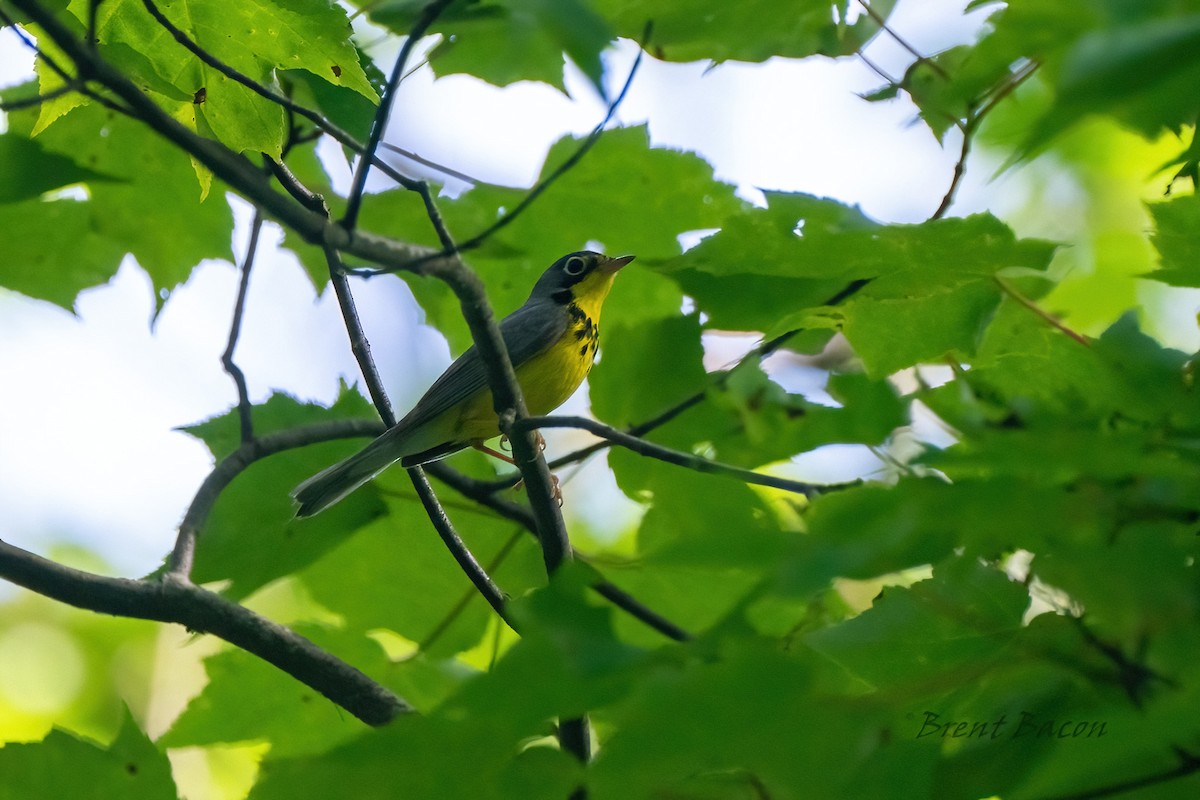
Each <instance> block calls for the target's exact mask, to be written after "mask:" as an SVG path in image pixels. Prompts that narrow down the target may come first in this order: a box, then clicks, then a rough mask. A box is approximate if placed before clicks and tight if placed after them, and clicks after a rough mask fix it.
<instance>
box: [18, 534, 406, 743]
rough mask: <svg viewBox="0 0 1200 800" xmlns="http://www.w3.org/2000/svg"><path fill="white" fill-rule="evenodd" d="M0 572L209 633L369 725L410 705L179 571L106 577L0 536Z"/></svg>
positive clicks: (92, 603) (79, 601) (80, 601)
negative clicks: (151, 575)
mask: <svg viewBox="0 0 1200 800" xmlns="http://www.w3.org/2000/svg"><path fill="white" fill-rule="evenodd" d="M0 577H3V578H5V579H6V580H9V581H11V582H13V583H15V584H17V585H18V586H24V587H25V588H26V589H30V590H32V591H35V592H37V593H38V594H41V595H45V596H46V597H50V598H52V599H54V600H58V601H60V602H63V603H67V604H69V605H72V606H75V607H77V608H83V609H87V610H89V611H96V612H99V613H102V614H113V615H116V616H122V617H134V618H136V619H148V620H155V621H158V622H173V623H177V624H179V625H183V626H184V627H186V628H187V629H188V630H190V631H196V632H198V633H211V634H213V635H214V636H218V637H220V638H221V639H224V640H225V641H227V642H229V643H231V644H234V645H237V646H238V647H240V648H242V649H243V650H246V651H247V652H249V653H253V654H254V655H256V656H258V657H259V658H261V659H263V660H264V661H267V662H268V663H270V664H273V665H275V666H276V667H278V668H279V669H281V670H283V671H284V672H286V673H287V674H289V675H291V676H292V677H293V678H295V679H296V680H298V681H300V682H302V683H304V684H305V685H307V686H309V687H311V688H313V689H314V690H316V691H318V692H320V693H321V694H322V695H324V696H325V697H327V698H328V699H329V700H330V701H332V702H333V703H336V704H337V705H339V706H341V707H342V708H344V709H346V710H347V711H349V712H350V713H351V714H353V715H354V716H355V717H357V718H358V719H360V720H362V721H363V722H365V723H367V724H368V725H384V724H386V723H388V722H390V721H391V720H392V719H394V718H395V717H396V716H397V715H399V714H404V713H408V712H411V711H412V708H411V707H410V706H409V705H408V704H407V703H406V702H404V701H403V700H401V699H400V698H398V697H396V696H395V695H394V694H392V693H391V692H390V691H388V690H387V689H385V688H384V687H383V686H380V685H379V684H377V683H376V682H375V681H373V680H371V679H370V678H369V677H367V676H366V675H365V674H363V673H362V672H360V671H359V670H357V669H355V668H354V667H352V666H350V665H349V664H346V663H345V662H343V661H341V660H339V659H337V658H335V657H334V656H332V655H330V654H329V653H327V652H325V651H324V650H322V649H321V648H320V647H317V646H316V645H315V644H313V643H312V642H311V641H309V640H308V639H305V638H304V637H303V636H300V635H299V634H296V633H294V632H293V631H290V630H288V629H287V628H285V627H283V626H282V625H278V624H276V623H274V622H272V621H270V620H268V619H266V618H264V617H261V616H259V615H258V614H255V613H254V612H253V611H250V610H249V609H247V608H244V607H242V606H240V605H238V604H236V603H232V602H230V601H228V600H226V599H225V598H223V597H221V596H220V595H218V594H214V593H213V592H209V591H207V590H205V589H202V588H200V587H198V586H194V585H193V584H191V583H190V582H188V581H187V580H186V579H185V578H180V577H175V576H172V575H166V576H164V577H163V579H162V580H161V581H149V580H137V581H135V580H128V579H125V578H108V577H104V576H101V575H94V574H92V573H89V572H83V571H81V570H77V569H72V568H71V567H65V566H63V565H61V564H56V563H55V562H53V561H49V560H47V559H44V558H42V557H41V556H37V555H34V554H33V553H30V552H28V551H26V550H22V549H21V548H19V547H14V546H12V545H10V544H7V543H5V542H3V541H0Z"/></svg>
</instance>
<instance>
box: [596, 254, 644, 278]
mask: <svg viewBox="0 0 1200 800" xmlns="http://www.w3.org/2000/svg"><path fill="white" fill-rule="evenodd" d="M634 258H635V256H617V257H616V258H606V259H605V260H604V261H601V262H600V271H601V272H607V273H609V274H612V273H614V272H616V271H617V270H619V269H620V268H621V267H623V266H625V265H626V264H628V263H629V262H630V261H633V259H634Z"/></svg>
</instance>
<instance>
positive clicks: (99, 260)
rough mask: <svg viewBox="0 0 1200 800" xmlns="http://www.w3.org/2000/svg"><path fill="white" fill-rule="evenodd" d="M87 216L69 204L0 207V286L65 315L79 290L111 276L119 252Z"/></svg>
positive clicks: (86, 209)
mask: <svg viewBox="0 0 1200 800" xmlns="http://www.w3.org/2000/svg"><path fill="white" fill-rule="evenodd" d="M91 212H92V204H91V203H85V202H76V201H73V200H55V201H52V202H38V201H26V202H23V203H12V204H7V205H0V251H3V253H4V258H3V259H0V285H2V286H4V287H6V288H8V289H12V290H14V291H18V292H21V293H22V294H24V295H27V296H28V297H34V298H37V299H39V300H49V301H50V302H52V303H55V304H57V305H60V306H62V307H63V308H65V309H67V310H68V311H69V310H71V309H72V308H73V306H74V303H75V296H76V295H78V294H79V293H80V292H81V291H83V290H84V289H87V288H89V287H91V286H98V285H100V284H103V283H105V282H107V281H108V280H109V279H110V278H112V276H113V275H115V274H116V273H117V268H118V267H119V266H120V264H121V256H122V255H123V252H122V250H121V249H120V247H118V245H117V244H116V243H115V242H113V241H111V240H109V239H107V238H105V237H103V236H99V235H97V233H96V232H95V230H94V229H93V226H92V213H91Z"/></svg>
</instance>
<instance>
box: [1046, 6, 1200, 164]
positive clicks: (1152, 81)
mask: <svg viewBox="0 0 1200 800" xmlns="http://www.w3.org/2000/svg"><path fill="white" fill-rule="evenodd" d="M1198 53H1200V14H1193V15H1191V16H1172V17H1169V18H1160V19H1147V20H1139V21H1138V22H1137V23H1135V24H1127V25H1122V26H1120V27H1114V28H1111V29H1107V30H1100V31H1095V32H1091V33H1088V34H1087V35H1085V36H1083V37H1082V38H1081V39H1080V40H1079V42H1078V43H1077V44H1075V45H1074V46H1073V47H1072V48H1071V49H1070V51H1068V53H1067V54H1066V56H1065V58H1064V60H1063V64H1062V68H1061V71H1060V73H1059V74H1058V76H1057V80H1056V82H1055V92H1056V95H1057V101H1056V102H1055V103H1054V105H1053V106H1052V108H1051V110H1050V112H1049V113H1048V114H1047V115H1046V116H1045V117H1043V118H1042V120H1041V121H1040V123H1039V124H1038V125H1037V126H1036V127H1035V128H1034V130H1033V131H1032V133H1031V134H1030V136H1029V138H1028V141H1027V145H1026V147H1027V150H1032V149H1035V148H1038V147H1040V146H1042V145H1044V144H1045V143H1047V142H1048V141H1049V140H1050V139H1051V138H1053V137H1054V136H1056V135H1057V134H1058V133H1060V132H1062V131H1063V130H1065V129H1066V128H1067V127H1069V126H1071V125H1073V124H1074V123H1076V122H1078V121H1079V120H1080V119H1082V118H1083V117H1085V116H1086V115H1089V114H1095V113H1109V114H1112V115H1114V116H1116V117H1117V118H1118V119H1119V120H1120V121H1121V122H1123V123H1124V124H1126V125H1128V126H1130V127H1132V128H1133V129H1134V130H1136V131H1138V132H1139V133H1141V134H1142V135H1143V136H1146V137H1153V136H1157V135H1158V134H1160V133H1162V132H1163V131H1164V130H1174V131H1177V130H1179V129H1180V127H1181V126H1183V125H1189V124H1192V123H1194V121H1195V109H1196V107H1197V106H1198V105H1200V88H1198V87H1200V55H1197V54H1198Z"/></svg>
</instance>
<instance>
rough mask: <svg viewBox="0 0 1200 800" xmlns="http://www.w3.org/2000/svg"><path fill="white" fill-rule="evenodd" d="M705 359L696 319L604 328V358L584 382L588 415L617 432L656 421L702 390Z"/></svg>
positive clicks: (704, 379) (662, 320)
mask: <svg viewBox="0 0 1200 800" xmlns="http://www.w3.org/2000/svg"><path fill="white" fill-rule="evenodd" d="M703 355H704V351H703V348H702V347H701V345H700V324H699V322H698V321H697V320H696V317H695V316H686V317H675V318H667V319H659V320H653V321H650V322H643V323H641V324H638V325H606V326H605V328H604V349H603V357H602V358H601V359H600V363H599V364H597V365H596V367H595V368H594V369H593V371H592V374H591V377H590V378H589V379H588V385H589V387H590V389H591V398H592V411H593V412H594V413H595V414H596V416H597V417H598V418H599V419H602V420H604V422H605V423H607V424H609V425H613V426H616V427H618V428H624V427H627V426H629V425H632V424H635V423H640V422H645V421H646V420H647V419H650V418H651V417H654V416H657V415H658V414H660V413H662V412H663V411H666V410H667V409H668V408H670V407H671V406H673V405H675V404H676V403H678V402H680V401H682V400H685V399H686V398H688V397H689V396H691V395H693V394H695V393H697V392H701V391H703V390H704V388H705V386H706V385H707V383H708V375H707V374H706V373H705V371H704V366H703V364H702V363H701V359H702V357H703Z"/></svg>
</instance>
